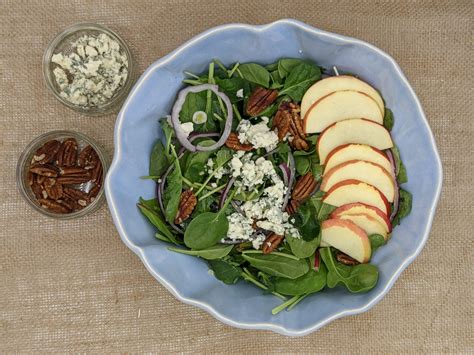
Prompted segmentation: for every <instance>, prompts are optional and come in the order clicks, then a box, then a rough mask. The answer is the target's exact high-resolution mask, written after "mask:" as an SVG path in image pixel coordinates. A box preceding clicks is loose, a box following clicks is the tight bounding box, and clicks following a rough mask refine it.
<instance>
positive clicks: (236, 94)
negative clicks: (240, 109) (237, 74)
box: [235, 89, 244, 98]
mask: <svg viewBox="0 0 474 355" xmlns="http://www.w3.org/2000/svg"><path fill="white" fill-rule="evenodd" d="M235 96H237V97H240V98H242V97H244V89H239V90H237V92H236V93H235Z"/></svg>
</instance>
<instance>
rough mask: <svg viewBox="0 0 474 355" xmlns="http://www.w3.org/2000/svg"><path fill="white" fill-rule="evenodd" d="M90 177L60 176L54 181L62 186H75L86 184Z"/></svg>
mask: <svg viewBox="0 0 474 355" xmlns="http://www.w3.org/2000/svg"><path fill="white" fill-rule="evenodd" d="M89 180H90V176H60V177H58V178H57V179H56V181H57V182H59V183H60V184H63V185H76V184H82V183H84V182H88V181H89Z"/></svg>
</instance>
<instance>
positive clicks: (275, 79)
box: [270, 70, 283, 89]
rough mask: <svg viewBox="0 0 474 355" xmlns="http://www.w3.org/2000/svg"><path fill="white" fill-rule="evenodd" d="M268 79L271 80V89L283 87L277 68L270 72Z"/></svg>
mask: <svg viewBox="0 0 474 355" xmlns="http://www.w3.org/2000/svg"><path fill="white" fill-rule="evenodd" d="M270 79H271V80H272V85H271V86H270V88H271V89H279V88H281V87H283V78H282V77H281V76H280V73H279V72H278V70H274V71H272V72H270Z"/></svg>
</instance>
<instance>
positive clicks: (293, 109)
mask: <svg viewBox="0 0 474 355" xmlns="http://www.w3.org/2000/svg"><path fill="white" fill-rule="evenodd" d="M273 128H276V129H277V131H278V139H279V140H280V141H282V140H283V139H285V137H286V136H287V135H288V133H289V134H290V135H291V137H290V138H289V139H288V142H289V143H290V145H291V147H292V148H294V149H297V150H307V149H308V148H309V144H308V142H307V141H306V134H305V133H304V128H303V121H302V120H301V117H300V107H299V106H298V104H296V103H294V102H289V101H283V102H282V103H281V104H280V106H279V107H278V111H277V113H276V114H275V117H274V118H273Z"/></svg>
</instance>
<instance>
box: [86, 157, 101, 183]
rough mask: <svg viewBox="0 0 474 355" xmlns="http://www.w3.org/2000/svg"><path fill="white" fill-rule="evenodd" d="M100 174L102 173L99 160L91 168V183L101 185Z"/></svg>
mask: <svg viewBox="0 0 474 355" xmlns="http://www.w3.org/2000/svg"><path fill="white" fill-rule="evenodd" d="M86 169H87V167H86ZM102 172H103V169H102V163H101V162H100V160H98V161H97V163H96V165H95V167H94V168H92V173H91V181H92V182H95V183H97V184H101V183H102Z"/></svg>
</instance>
